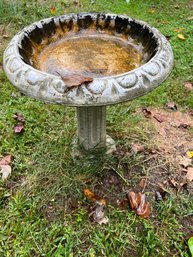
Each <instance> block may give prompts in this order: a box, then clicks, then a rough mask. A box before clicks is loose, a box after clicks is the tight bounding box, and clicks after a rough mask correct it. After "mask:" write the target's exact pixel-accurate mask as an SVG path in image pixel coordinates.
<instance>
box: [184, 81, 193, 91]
mask: <svg viewBox="0 0 193 257" xmlns="http://www.w3.org/2000/svg"><path fill="white" fill-rule="evenodd" d="M184 87H185V88H186V89H187V90H190V91H191V90H192V89H193V85H192V83H191V82H190V81H187V82H185V83H184Z"/></svg>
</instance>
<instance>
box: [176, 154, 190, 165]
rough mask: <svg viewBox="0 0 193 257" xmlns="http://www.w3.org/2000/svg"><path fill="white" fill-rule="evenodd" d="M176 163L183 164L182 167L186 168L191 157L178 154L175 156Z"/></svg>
mask: <svg viewBox="0 0 193 257" xmlns="http://www.w3.org/2000/svg"><path fill="white" fill-rule="evenodd" d="M177 160H178V163H179V164H180V165H181V166H183V167H184V168H187V167H188V166H191V164H192V161H191V159H189V158H187V157H185V156H183V157H182V156H178V157H177Z"/></svg>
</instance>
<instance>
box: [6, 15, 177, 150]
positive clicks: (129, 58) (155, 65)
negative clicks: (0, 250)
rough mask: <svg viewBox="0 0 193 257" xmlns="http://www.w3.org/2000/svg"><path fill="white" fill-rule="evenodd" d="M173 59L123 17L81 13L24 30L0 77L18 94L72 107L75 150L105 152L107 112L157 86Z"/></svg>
mask: <svg viewBox="0 0 193 257" xmlns="http://www.w3.org/2000/svg"><path fill="white" fill-rule="evenodd" d="M172 63H173V54H172V50H171V47H170V45H169V43H168V41H167V40H166V38H165V37H164V36H163V35H162V34H161V33H160V32H159V31H158V30H157V29H155V28H152V27H150V26H149V25H147V24H146V23H144V22H142V21H137V20H134V19H131V18H128V17H125V16H121V15H119V16H118V15H115V14H100V13H80V14H69V15H63V16H60V17H56V18H48V19H45V20H42V21H39V22H36V23H34V24H32V25H30V26H29V27H26V28H24V29H23V30H22V31H21V32H19V33H18V34H17V35H16V36H15V37H14V38H13V39H12V41H11V42H10V44H9V45H8V47H7V49H6V50H5V53H4V70H5V72H6V74H7V76H8V78H9V80H10V81H11V82H12V84H13V85H14V86H16V87H17V88H18V89H19V90H20V91H22V92H23V93H24V94H26V95H29V96H31V97H34V98H36V99H39V100H42V101H44V102H50V103H56V104H63V105H67V106H75V107H77V121H78V132H77V134H78V136H77V138H78V144H79V145H80V146H81V147H82V148H83V149H84V150H92V149H95V148H96V147H106V106H107V105H109V104H116V103H121V102H125V101H128V100H131V99H133V98H136V97H139V96H141V95H144V94H146V93H148V92H150V91H151V90H153V89H154V88H156V87H157V86H159V85H160V84H161V83H162V82H163V81H164V80H165V79H166V77H167V76H168V74H169V73H170V71H171V68H172Z"/></svg>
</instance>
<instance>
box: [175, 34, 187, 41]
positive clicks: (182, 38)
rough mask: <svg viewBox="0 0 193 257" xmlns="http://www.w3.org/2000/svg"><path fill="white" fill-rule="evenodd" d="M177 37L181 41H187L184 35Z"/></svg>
mask: <svg viewBox="0 0 193 257" xmlns="http://www.w3.org/2000/svg"><path fill="white" fill-rule="evenodd" d="M177 37H178V38H179V39H181V40H185V39H186V38H185V37H184V35H183V34H178V35H177Z"/></svg>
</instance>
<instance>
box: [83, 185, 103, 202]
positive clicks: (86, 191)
mask: <svg viewBox="0 0 193 257" xmlns="http://www.w3.org/2000/svg"><path fill="white" fill-rule="evenodd" d="M83 194H84V195H85V196H86V198H88V199H89V200H92V201H94V202H96V203H100V204H102V205H106V200H105V199H103V198H101V197H100V196H98V195H96V194H95V193H94V192H92V191H91V190H90V189H88V188H85V189H83Z"/></svg>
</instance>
